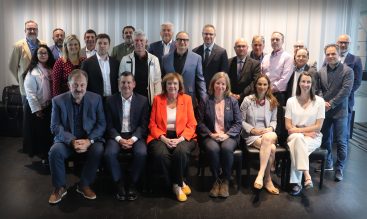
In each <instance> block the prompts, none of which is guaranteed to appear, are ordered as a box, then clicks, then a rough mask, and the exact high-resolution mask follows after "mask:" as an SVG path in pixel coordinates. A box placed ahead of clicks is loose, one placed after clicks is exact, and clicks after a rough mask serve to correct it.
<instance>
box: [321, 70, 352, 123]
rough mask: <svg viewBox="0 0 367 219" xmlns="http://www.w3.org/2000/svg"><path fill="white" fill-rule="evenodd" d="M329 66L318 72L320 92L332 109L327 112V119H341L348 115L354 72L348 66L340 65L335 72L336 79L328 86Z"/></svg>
mask: <svg viewBox="0 0 367 219" xmlns="http://www.w3.org/2000/svg"><path fill="white" fill-rule="evenodd" d="M327 67H328V65H326V66H324V67H322V68H321V69H320V71H319V72H318V75H319V78H320V88H319V89H320V91H321V92H322V93H321V95H322V97H323V98H324V100H325V102H329V103H330V104H331V109H330V110H328V111H326V112H325V118H333V119H339V118H343V117H346V116H347V115H348V98H349V94H350V91H351V90H352V87H353V80H354V74H353V70H352V69H351V68H349V67H348V66H347V65H344V64H342V63H339V65H338V66H337V67H336V70H335V74H334V75H335V77H333V79H332V80H331V82H330V84H328V77H327V76H328V75H327V74H328V73H327Z"/></svg>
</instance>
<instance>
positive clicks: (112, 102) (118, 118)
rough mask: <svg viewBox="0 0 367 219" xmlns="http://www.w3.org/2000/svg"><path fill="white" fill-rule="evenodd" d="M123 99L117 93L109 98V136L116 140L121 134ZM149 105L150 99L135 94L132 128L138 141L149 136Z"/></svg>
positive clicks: (133, 98) (107, 111)
mask: <svg viewBox="0 0 367 219" xmlns="http://www.w3.org/2000/svg"><path fill="white" fill-rule="evenodd" d="M122 115H123V112H122V98H121V94H120V93H116V94H114V95H113V96H111V97H108V98H107V102H106V120H107V136H108V137H109V138H112V139H115V138H116V137H117V136H120V134H121V127H122V126H121V122H122ZM148 122H149V103H148V99H147V98H146V97H144V96H142V95H140V94H137V93H134V94H133V96H132V99H131V107H130V127H131V133H132V136H135V137H137V138H138V139H144V140H145V139H146V138H147V135H148Z"/></svg>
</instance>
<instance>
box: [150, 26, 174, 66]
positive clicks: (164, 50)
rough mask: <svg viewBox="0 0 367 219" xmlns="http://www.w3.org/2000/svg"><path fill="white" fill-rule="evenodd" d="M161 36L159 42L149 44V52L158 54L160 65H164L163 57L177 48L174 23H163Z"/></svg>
mask: <svg viewBox="0 0 367 219" xmlns="http://www.w3.org/2000/svg"><path fill="white" fill-rule="evenodd" d="M160 34H161V38H162V40H159V41H157V42H154V43H151V44H150V45H149V49H148V52H149V53H151V54H153V55H155V56H157V57H158V59H159V66H162V57H163V56H165V55H167V54H168V53H170V52H173V51H174V50H175V49H176V42H175V41H174V40H173V39H172V38H173V24H172V23H170V22H166V23H163V24H161V32H160Z"/></svg>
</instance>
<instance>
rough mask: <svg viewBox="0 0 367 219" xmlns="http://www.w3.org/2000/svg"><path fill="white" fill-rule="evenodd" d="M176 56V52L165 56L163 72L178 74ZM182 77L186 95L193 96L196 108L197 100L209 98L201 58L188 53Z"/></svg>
mask: <svg viewBox="0 0 367 219" xmlns="http://www.w3.org/2000/svg"><path fill="white" fill-rule="evenodd" d="M174 56H175V55H174V52H171V53H168V54H167V55H165V56H163V60H162V70H163V69H164V72H176V71H175V66H174ZM181 75H182V77H183V81H184V87H185V93H186V94H188V95H190V96H191V98H192V102H193V105H194V107H196V106H197V101H196V99H199V100H200V101H202V100H204V99H205V98H206V96H207V94H206V87H205V81H204V76H203V71H202V65H201V57H200V56H199V55H197V54H195V53H193V52H191V51H188V52H187V56H186V61H185V65H184V68H183V70H182V74H181Z"/></svg>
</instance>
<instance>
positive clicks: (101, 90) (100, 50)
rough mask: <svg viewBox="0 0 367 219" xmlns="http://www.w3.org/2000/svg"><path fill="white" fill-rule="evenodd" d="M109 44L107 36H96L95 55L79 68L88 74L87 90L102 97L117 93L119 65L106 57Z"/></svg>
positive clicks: (103, 34)
mask: <svg viewBox="0 0 367 219" xmlns="http://www.w3.org/2000/svg"><path fill="white" fill-rule="evenodd" d="M110 42H111V41H110V37H109V36H108V35H107V34H105V33H102V34H98V36H97V43H96V50H97V53H96V54H95V55H93V56H92V57H90V58H89V59H86V60H85V61H84V62H83V63H82V66H81V69H82V70H84V71H86V72H87V74H88V78H89V82H88V87H87V90H88V91H92V92H94V93H97V94H99V95H101V96H102V97H108V96H111V95H113V94H115V93H117V92H118V88H117V78H118V73H119V66H120V63H119V62H118V61H117V60H116V59H114V58H113V57H111V56H108V50H109V48H110Z"/></svg>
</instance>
